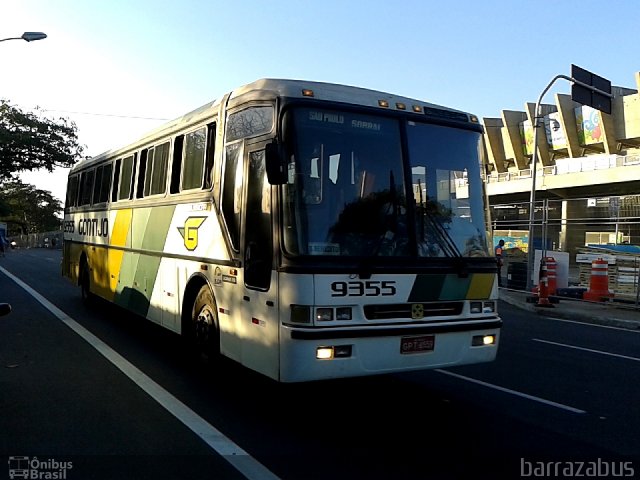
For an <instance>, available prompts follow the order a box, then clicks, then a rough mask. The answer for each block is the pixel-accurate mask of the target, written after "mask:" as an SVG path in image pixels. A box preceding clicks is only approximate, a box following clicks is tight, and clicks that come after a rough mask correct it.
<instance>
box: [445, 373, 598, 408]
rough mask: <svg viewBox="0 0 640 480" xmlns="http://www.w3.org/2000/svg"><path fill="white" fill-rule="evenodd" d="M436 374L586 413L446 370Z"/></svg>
mask: <svg viewBox="0 0 640 480" xmlns="http://www.w3.org/2000/svg"><path fill="white" fill-rule="evenodd" d="M436 372H440V373H444V374H446V375H451V376H452V377H456V378H459V379H461V380H466V381H467V382H472V383H476V384H478V385H482V386H483V387H488V388H493V389H494V390H498V391H500V392H504V393H509V394H511V395H516V396H518V397H522V398H526V399H528V400H533V401H535V402H540V403H544V404H545V405H551V406H552V407H556V408H561V409H563V410H568V411H569V412H573V413H587V412H586V411H585V410H580V409H579V408H575V407H570V406H569V405H563V404H562V403H558V402H553V401H551V400H547V399H545V398H540V397H535V396H533V395H529V394H527V393H523V392H518V391H517V390H511V389H510V388H505V387H500V386H498V385H493V384H492V383H487V382H483V381H482V380H476V379H475V378H471V377H465V376H464V375H459V374H457V373H453V372H449V371H447V370H442V369H440V368H437V369H436Z"/></svg>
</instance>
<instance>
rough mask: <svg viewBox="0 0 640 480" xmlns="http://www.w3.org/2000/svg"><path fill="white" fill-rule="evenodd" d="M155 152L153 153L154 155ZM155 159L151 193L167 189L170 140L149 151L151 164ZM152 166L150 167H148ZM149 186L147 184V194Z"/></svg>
mask: <svg viewBox="0 0 640 480" xmlns="http://www.w3.org/2000/svg"><path fill="white" fill-rule="evenodd" d="M152 153H153V155H152ZM152 156H153V158H151V157H152ZM152 160H153V169H152V170H153V171H152V172H151V175H152V178H151V189H150V192H149V194H150V195H158V194H163V193H164V192H166V191H167V163H168V162H169V142H165V143H163V144H162V145H158V146H156V147H155V148H154V149H153V152H151V151H150V152H149V162H148V163H149V165H151V163H150V162H151V161H152ZM147 168H150V167H147ZM146 191H147V187H146V185H145V195H147V193H146Z"/></svg>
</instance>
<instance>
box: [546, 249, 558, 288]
mask: <svg viewBox="0 0 640 480" xmlns="http://www.w3.org/2000/svg"><path fill="white" fill-rule="evenodd" d="M545 263H546V264H547V280H548V282H547V283H548V290H547V291H548V293H549V295H555V294H556V290H557V289H558V275H557V268H558V262H556V259H555V258H553V257H546V262H545Z"/></svg>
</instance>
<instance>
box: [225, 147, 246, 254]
mask: <svg viewBox="0 0 640 480" xmlns="http://www.w3.org/2000/svg"><path fill="white" fill-rule="evenodd" d="M242 167H243V163H242V142H235V143H232V144H230V145H227V147H226V158H225V165H224V174H223V175H224V177H223V184H222V215H223V216H224V221H225V223H226V225H227V230H229V237H230V238H231V245H232V247H233V249H234V250H236V251H237V250H238V247H239V241H240V206H241V201H242V171H243V168H242Z"/></svg>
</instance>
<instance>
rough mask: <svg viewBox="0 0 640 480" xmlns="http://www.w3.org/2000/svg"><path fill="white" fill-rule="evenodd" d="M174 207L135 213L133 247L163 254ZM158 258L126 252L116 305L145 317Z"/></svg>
mask: <svg viewBox="0 0 640 480" xmlns="http://www.w3.org/2000/svg"><path fill="white" fill-rule="evenodd" d="M174 210H175V206H173V205H171V206H164V207H157V208H145V209H140V210H137V211H134V213H133V215H134V219H133V225H134V226H135V227H134V228H133V229H132V230H133V232H132V247H134V248H141V249H143V250H149V251H156V252H162V251H163V249H164V244H165V240H166V238H167V232H168V231H169V227H170V225H171V220H172V218H173V212H174ZM160 261H161V258H160V257H159V256H155V255H144V254H139V253H131V252H126V253H125V255H124V259H123V261H122V268H121V269H120V285H127V287H125V288H118V291H117V292H116V298H115V302H116V303H117V304H119V305H121V306H123V307H126V308H128V309H130V310H132V311H134V312H135V313H137V314H138V315H143V316H146V315H147V312H148V310H149V304H150V302H151V296H152V294H153V289H154V287H155V284H156V280H157V278H158V270H159V268H160Z"/></svg>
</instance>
